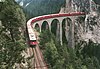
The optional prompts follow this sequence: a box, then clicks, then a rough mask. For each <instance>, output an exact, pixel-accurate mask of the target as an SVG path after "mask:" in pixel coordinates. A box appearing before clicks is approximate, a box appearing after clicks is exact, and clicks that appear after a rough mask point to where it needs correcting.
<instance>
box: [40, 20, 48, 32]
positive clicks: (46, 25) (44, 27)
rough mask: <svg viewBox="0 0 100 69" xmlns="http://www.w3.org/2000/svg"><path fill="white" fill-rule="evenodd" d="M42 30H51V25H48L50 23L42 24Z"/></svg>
mask: <svg viewBox="0 0 100 69" xmlns="http://www.w3.org/2000/svg"><path fill="white" fill-rule="evenodd" d="M41 30H42V31H44V30H49V25H48V22H47V21H44V22H43V23H42V27H41Z"/></svg>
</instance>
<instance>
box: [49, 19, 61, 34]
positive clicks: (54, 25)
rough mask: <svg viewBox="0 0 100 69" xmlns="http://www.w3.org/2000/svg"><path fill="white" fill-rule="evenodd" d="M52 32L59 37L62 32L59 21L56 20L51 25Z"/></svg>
mask: <svg viewBox="0 0 100 69" xmlns="http://www.w3.org/2000/svg"><path fill="white" fill-rule="evenodd" d="M51 32H52V33H53V34H54V35H55V36H59V34H60V33H59V32H60V23H59V20H57V19H54V20H53V21H52V23H51Z"/></svg>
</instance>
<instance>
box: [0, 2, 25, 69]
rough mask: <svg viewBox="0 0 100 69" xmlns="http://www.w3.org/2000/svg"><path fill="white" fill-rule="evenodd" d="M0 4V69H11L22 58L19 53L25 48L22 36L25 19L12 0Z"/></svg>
mask: <svg viewBox="0 0 100 69" xmlns="http://www.w3.org/2000/svg"><path fill="white" fill-rule="evenodd" d="M0 5H1V3H0ZM1 6H2V7H1V8H0V9H1V10H0V15H1V17H0V20H1V22H2V25H1V26H0V69H13V66H14V64H15V63H21V61H22V60H23V59H24V57H23V56H22V55H21V53H22V51H23V50H25V48H26V44H25V37H24V36H23V32H24V25H25V22H26V19H25V16H24V13H23V11H22V9H21V8H20V7H19V6H18V5H17V4H16V2H14V0H5V2H4V3H2V5H1ZM22 29H23V30H22Z"/></svg>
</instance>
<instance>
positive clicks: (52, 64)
mask: <svg viewBox="0 0 100 69" xmlns="http://www.w3.org/2000/svg"><path fill="white" fill-rule="evenodd" d="M40 36H41V37H40V39H41V40H40V44H41V49H42V50H43V54H44V56H45V60H46V61H47V63H48V64H49V68H50V69H100V63H99V62H100V59H99V57H100V56H99V55H100V54H99V53H100V51H99V50H100V47H99V46H100V45H99V44H95V43H93V42H91V41H90V42H89V43H86V42H84V41H81V42H80V43H78V44H77V45H76V47H75V49H72V48H71V47H67V45H66V44H63V45H60V42H57V41H56V39H55V36H54V35H52V33H50V32H49V31H45V32H42V34H41V35H40ZM44 39H45V40H44Z"/></svg>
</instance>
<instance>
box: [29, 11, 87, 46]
mask: <svg viewBox="0 0 100 69" xmlns="http://www.w3.org/2000/svg"><path fill="white" fill-rule="evenodd" d="M82 15H85V13H84V12H72V13H63V14H50V15H43V16H38V17H35V18H32V19H30V20H29V21H28V22H27V28H28V30H29V31H28V33H33V30H32V29H36V28H38V30H39V32H41V31H42V30H45V29H49V30H50V31H51V32H52V33H54V34H55V35H56V37H57V39H58V40H59V41H60V43H61V45H62V43H63V41H62V39H63V36H65V37H66V38H67V40H69V41H70V42H69V43H70V46H74V42H72V41H73V38H74V24H75V18H76V17H78V16H82ZM30 30H31V31H30ZM69 30H70V31H71V32H70V31H69ZM68 33H69V34H71V35H70V37H68ZM29 35H30V34H29Z"/></svg>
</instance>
